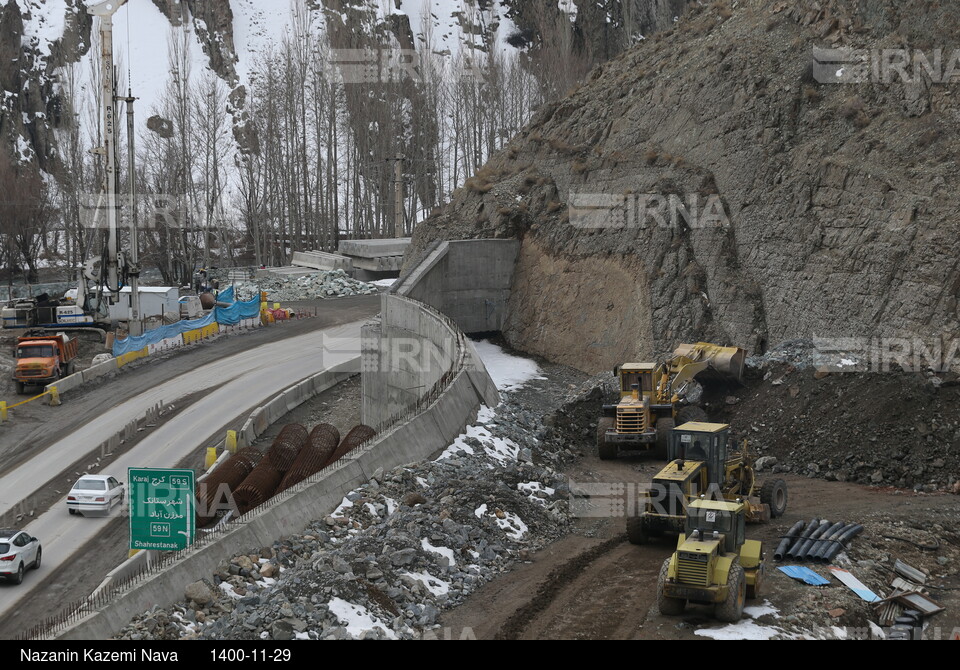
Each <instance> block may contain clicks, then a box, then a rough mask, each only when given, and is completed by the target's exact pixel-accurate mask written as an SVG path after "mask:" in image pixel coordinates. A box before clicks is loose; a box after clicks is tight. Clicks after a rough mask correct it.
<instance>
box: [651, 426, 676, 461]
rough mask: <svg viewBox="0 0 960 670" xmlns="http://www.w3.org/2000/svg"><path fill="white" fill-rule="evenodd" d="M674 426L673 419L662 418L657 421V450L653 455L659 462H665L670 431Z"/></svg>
mask: <svg viewBox="0 0 960 670" xmlns="http://www.w3.org/2000/svg"><path fill="white" fill-rule="evenodd" d="M676 425H677V424H676V422H675V421H674V420H673V419H667V418H663V419H660V420H659V421H657V450H656V452H655V453H656V456H657V458H659V459H660V460H663V461H665V460H667V454H668V453H669V447H670V431H672V430H673V428H674V426H676Z"/></svg>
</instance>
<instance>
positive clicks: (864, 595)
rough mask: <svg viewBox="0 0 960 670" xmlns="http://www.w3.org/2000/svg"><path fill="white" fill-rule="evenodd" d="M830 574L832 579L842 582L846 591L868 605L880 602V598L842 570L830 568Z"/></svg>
mask: <svg viewBox="0 0 960 670" xmlns="http://www.w3.org/2000/svg"><path fill="white" fill-rule="evenodd" d="M830 572H832V573H833V576H834V577H836V578H837V579H839V580H840V581H841V582H843V583H844V585H845V586H846V587H847V588H848V589H850V590H851V591H853V592H854V593H856V594H857V595H858V596H860V598H861V599H862V600H866V601H867V602H868V603H872V602H875V601H877V600H880V596H878V595H877V594H876V593H874V592H873V591H871V590H870V589H868V588H867V587H866V585H865V584H864V583H863V582H861V581H860V580H859V579H857V578H856V577H854V576H853V575H852V574H850V573H849V572H847V571H846V570H844V569H843V568H830Z"/></svg>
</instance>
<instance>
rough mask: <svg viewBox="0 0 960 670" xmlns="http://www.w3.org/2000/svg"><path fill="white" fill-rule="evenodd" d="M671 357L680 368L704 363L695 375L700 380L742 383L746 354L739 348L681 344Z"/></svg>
mask: <svg viewBox="0 0 960 670" xmlns="http://www.w3.org/2000/svg"><path fill="white" fill-rule="evenodd" d="M673 355H674V361H676V362H678V363H680V367H682V366H683V365H685V364H687V363H699V364H703V363H706V365H705V366H702V367H703V369H702V370H700V371H699V372H698V373H697V375H696V376H697V377H698V378H700V379H704V378H706V379H716V380H733V381H736V382H740V383H742V382H743V366H744V362H745V360H746V358H747V352H746V351H745V350H744V349H741V348H740V347H722V346H720V345H717V344H710V343H709V342H697V343H696V344H681V345H680V346H678V347H677V348H676V350H675V351H674V352H673ZM684 359H686V360H684ZM696 367H701V366H699V365H698V366H696Z"/></svg>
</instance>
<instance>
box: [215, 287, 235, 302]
mask: <svg viewBox="0 0 960 670" xmlns="http://www.w3.org/2000/svg"><path fill="white" fill-rule="evenodd" d="M236 301H237V299H236V298H235V297H233V286H228V287H227V289H226V290H225V291H220V293H218V294H217V302H236Z"/></svg>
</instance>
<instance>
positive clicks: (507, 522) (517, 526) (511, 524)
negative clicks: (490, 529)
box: [497, 512, 530, 540]
mask: <svg viewBox="0 0 960 670" xmlns="http://www.w3.org/2000/svg"><path fill="white" fill-rule="evenodd" d="M497 525H498V526H500V528H501V529H502V530H503V532H505V533H506V534H507V535H509V536H510V537H511V538H512V539H514V540H522V539H523V536H524V535H526V534H527V531H528V530H530V528H529V527H528V526H527V524H525V523H524V522H523V519H521V518H520V517H518V516H517V515H516V514H514V513H512V512H504V513H503V518H502V519H501V518H499V517H498V518H497Z"/></svg>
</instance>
